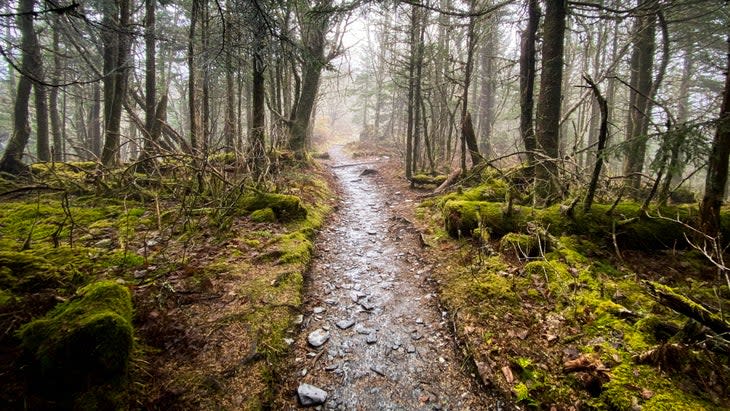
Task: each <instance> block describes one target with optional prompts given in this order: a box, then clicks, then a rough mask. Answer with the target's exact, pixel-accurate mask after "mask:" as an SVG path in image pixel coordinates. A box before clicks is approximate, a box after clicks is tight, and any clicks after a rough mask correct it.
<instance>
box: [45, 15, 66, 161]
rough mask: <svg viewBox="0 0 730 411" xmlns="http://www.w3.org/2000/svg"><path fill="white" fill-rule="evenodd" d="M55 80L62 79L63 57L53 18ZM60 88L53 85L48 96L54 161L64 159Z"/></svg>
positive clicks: (55, 20) (55, 21)
mask: <svg viewBox="0 0 730 411" xmlns="http://www.w3.org/2000/svg"><path fill="white" fill-rule="evenodd" d="M52 29H53V40H52V41H53V80H54V82H55V83H59V82H60V81H61V57H60V54H59V53H60V47H59V33H58V20H57V18H54V20H53V28H52ZM58 90H59V87H51V92H50V94H49V96H48V105H49V111H50V118H51V135H52V136H53V146H52V147H53V149H52V152H53V161H63V160H64V150H63V132H62V131H61V126H62V125H61V117H60V115H59V113H58Z"/></svg>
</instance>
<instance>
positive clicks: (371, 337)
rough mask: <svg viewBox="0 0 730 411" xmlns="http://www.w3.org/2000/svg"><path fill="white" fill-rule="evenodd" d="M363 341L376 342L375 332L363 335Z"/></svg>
mask: <svg viewBox="0 0 730 411" xmlns="http://www.w3.org/2000/svg"><path fill="white" fill-rule="evenodd" d="M365 342H366V343H368V344H375V343H376V342H378V336H377V335H375V334H368V336H367V337H365Z"/></svg>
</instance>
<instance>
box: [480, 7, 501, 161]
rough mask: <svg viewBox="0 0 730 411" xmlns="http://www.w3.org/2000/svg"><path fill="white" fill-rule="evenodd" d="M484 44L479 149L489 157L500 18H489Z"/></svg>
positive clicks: (495, 88) (482, 51)
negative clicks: (495, 60) (495, 57)
mask: <svg viewBox="0 0 730 411" xmlns="http://www.w3.org/2000/svg"><path fill="white" fill-rule="evenodd" d="M489 23H490V24H489V27H487V32H486V37H485V39H484V46H483V47H482V50H481V85H480V93H479V151H480V152H481V153H482V154H483V155H484V156H485V157H487V158H488V157H489V156H490V155H491V154H492V128H493V126H494V105H495V100H496V99H495V93H496V91H497V87H496V84H495V81H494V77H495V75H496V71H495V69H494V55H495V54H496V52H497V34H498V33H497V29H498V28H499V19H498V18H496V17H492V18H490V20H489Z"/></svg>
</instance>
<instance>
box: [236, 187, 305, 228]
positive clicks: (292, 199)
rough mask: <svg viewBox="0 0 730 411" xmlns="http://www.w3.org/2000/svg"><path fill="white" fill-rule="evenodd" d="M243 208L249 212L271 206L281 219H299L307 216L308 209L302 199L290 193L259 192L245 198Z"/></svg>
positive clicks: (242, 201)
mask: <svg viewBox="0 0 730 411" xmlns="http://www.w3.org/2000/svg"><path fill="white" fill-rule="evenodd" d="M241 208H242V209H244V210H246V211H248V212H253V211H256V210H261V209H263V208H270V209H272V210H273V211H274V214H276V218H277V219H278V220H280V221H291V220H297V219H300V218H304V217H306V216H307V210H306V209H305V208H304V206H303V205H302V200H301V199H300V198H299V197H297V196H293V195H288V194H276V193H258V194H256V195H253V196H249V197H245V198H243V200H241Z"/></svg>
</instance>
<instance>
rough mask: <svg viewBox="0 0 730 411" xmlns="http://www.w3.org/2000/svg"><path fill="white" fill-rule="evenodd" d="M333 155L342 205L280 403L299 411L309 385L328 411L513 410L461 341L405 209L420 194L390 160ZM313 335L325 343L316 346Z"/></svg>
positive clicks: (324, 245)
mask: <svg viewBox="0 0 730 411" xmlns="http://www.w3.org/2000/svg"><path fill="white" fill-rule="evenodd" d="M330 154H331V156H332V160H331V166H333V167H332V171H333V172H334V174H335V176H336V177H337V180H338V182H339V186H340V189H341V203H340V207H339V210H338V212H337V213H336V215H335V216H334V218H333V221H331V222H330V224H329V225H328V226H327V228H326V229H324V230H323V232H322V233H321V234H320V235H319V237H318V240H317V247H316V257H315V259H314V261H313V266H312V268H311V272H310V274H309V276H308V280H307V285H306V288H307V289H306V297H305V302H304V306H303V312H304V320H303V323H302V326H301V330H300V332H299V334H298V336H297V337H296V338H295V340H294V342H293V343H292V346H293V349H292V353H291V355H290V357H289V358H288V359H287V361H286V364H285V367H284V368H283V369H286V370H287V372H288V373H289V375H286V376H283V380H284V381H283V383H282V386H281V387H280V389H279V394H278V397H277V399H276V400H275V407H274V408H275V409H295V408H298V407H299V406H300V404H299V402H298V398H297V395H296V391H297V387H298V386H299V385H300V384H303V383H306V384H311V385H314V386H316V387H319V388H321V389H323V390H325V391H326V392H327V393H328V397H327V400H326V402H325V404H324V405H323V406H322V407H323V409H328V410H329V409H343V410H433V409H458V410H469V409H471V410H489V409H504V408H505V406H504V404H503V403H502V402H501V401H500V400H499V399H497V398H495V397H490V396H489V395H488V394H487V393H486V392H485V390H484V389H483V388H482V387H481V386H478V385H477V383H476V382H475V381H476V380H475V378H474V374H473V372H472V369H471V366H470V363H469V361H467V360H466V359H465V358H464V357H463V356H462V355H461V354H460V352H459V351H458V349H457V347H456V344H455V342H454V340H453V338H452V333H451V332H450V327H451V325H450V323H449V321H448V318H449V316H448V313H446V312H445V311H442V308H441V307H440V306H439V303H438V298H437V295H436V293H435V289H436V287H435V283H434V281H435V280H434V279H433V278H432V276H431V269H430V265H429V264H428V263H427V262H426V258H425V255H424V253H426V252H427V249H422V248H421V244H420V243H419V240H420V237H419V235H418V232H417V230H416V229H415V228H414V227H413V226H412V224H411V222H410V221H409V220H408V219H407V218H405V217H404V216H403V213H402V212H401V210H403V209H406V208H408V209H411V210H412V209H413V205H414V197H415V194H414V193H413V192H409V191H407V190H405V189H403V190H402V191H397V190H399V187H393V185H392V184H388V181H387V179H386V178H384V176H383V175H382V173H380V172H379V167H380V166H384V165H385V164H386V163H387V159H385V158H373V159H361V158H360V159H357V160H352V159H350V158H348V157H347V156H346V155H345V154H344V152H343V150H342V148H341V147H336V148H334V149H332V150H330ZM353 163H354V165H352V164H353ZM363 163H366V164H363ZM348 164H351V165H348ZM404 205H405V207H404ZM313 336H316V337H319V338H320V339H326V342H324V343H323V344H322V345H321V346H319V347H314V346H313V345H312V344H311V342H310V341H309V340H311V339H312V338H309V337H313ZM313 342H315V345H316V344H317V343H319V342H317V341H313Z"/></svg>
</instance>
